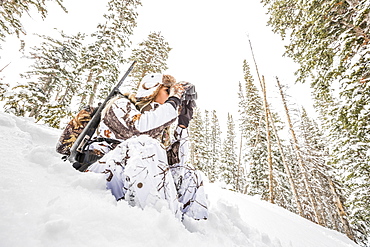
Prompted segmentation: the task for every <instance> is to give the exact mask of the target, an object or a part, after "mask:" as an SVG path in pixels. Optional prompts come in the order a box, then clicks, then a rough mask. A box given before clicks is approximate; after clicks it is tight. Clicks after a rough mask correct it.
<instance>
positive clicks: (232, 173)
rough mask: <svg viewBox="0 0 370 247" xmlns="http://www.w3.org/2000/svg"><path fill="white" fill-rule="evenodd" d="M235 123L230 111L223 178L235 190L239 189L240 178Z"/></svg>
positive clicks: (223, 149)
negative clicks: (238, 181)
mask: <svg viewBox="0 0 370 247" xmlns="http://www.w3.org/2000/svg"><path fill="white" fill-rule="evenodd" d="M235 137H236V136H235V124H234V120H233V117H232V115H231V114H230V113H228V116H227V132H226V138H225V140H224V141H223V146H222V153H221V163H222V165H221V173H220V176H221V180H222V181H224V182H225V183H226V184H228V185H231V188H232V189H233V190H236V189H237V184H236V182H237V179H238V162H237V154H236V142H235Z"/></svg>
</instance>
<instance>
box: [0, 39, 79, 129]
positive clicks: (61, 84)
mask: <svg viewBox="0 0 370 247" xmlns="http://www.w3.org/2000/svg"><path fill="white" fill-rule="evenodd" d="M60 35H61V38H60V39H55V38H51V37H48V36H41V35H40V37H41V38H43V40H44V41H43V42H42V43H41V46H36V47H33V48H32V52H31V55H30V57H29V58H30V59H33V60H34V61H35V62H34V64H33V65H32V66H31V68H32V70H31V71H28V72H26V73H24V74H23V75H22V77H23V78H24V79H25V80H26V82H25V83H23V84H20V85H17V86H15V87H14V88H13V90H12V93H10V94H8V96H7V97H6V100H7V102H6V104H5V107H4V108H5V110H6V112H12V113H14V114H16V115H18V116H29V117H34V118H35V119H36V121H40V120H42V121H43V122H45V123H47V124H48V125H50V126H52V127H59V122H60V119H62V118H64V117H70V116H71V115H72V113H71V109H70V107H69V106H70V104H71V102H72V98H73V96H74V95H75V94H76V92H77V91H78V89H79V87H80V81H79V80H78V76H79V73H80V71H81V65H80V64H79V61H80V57H79V55H80V53H79V49H80V48H81V45H82V44H81V40H82V39H83V38H84V35H82V34H77V35H76V36H68V35H66V34H64V33H63V32H60Z"/></svg>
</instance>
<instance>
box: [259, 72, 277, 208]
mask: <svg viewBox="0 0 370 247" xmlns="http://www.w3.org/2000/svg"><path fill="white" fill-rule="evenodd" d="M261 87H262V92H263V106H264V109H265V121H266V139H267V164H268V168H269V201H270V202H271V203H274V201H275V197H274V174H273V167H272V154H271V153H272V151H271V132H270V124H269V122H270V121H269V112H268V104H267V96H266V84H265V77H264V76H262V82H261Z"/></svg>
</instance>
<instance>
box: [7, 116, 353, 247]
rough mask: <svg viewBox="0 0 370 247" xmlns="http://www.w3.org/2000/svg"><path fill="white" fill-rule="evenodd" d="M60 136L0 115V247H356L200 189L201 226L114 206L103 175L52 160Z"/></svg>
mask: <svg viewBox="0 0 370 247" xmlns="http://www.w3.org/2000/svg"><path fill="white" fill-rule="evenodd" d="M60 134H61V130H57V129H53V128H50V127H47V126H44V125H40V124H35V123H34V122H33V121H32V119H29V118H21V117H15V116H12V115H10V114H6V113H2V112H0V137H1V139H2V140H3V141H4V142H6V143H7V145H0V157H1V162H0V168H1V173H0V198H1V203H0V246H4V247H5V246H6V247H19V246H27V247H66V246H68V247H84V246H88V247H102V246H109V247H116V246H117V247H118V246H125V247H142V246H145V247H163V246H176V247H188V246H193V247H196V246H199V247H201V246H202V247H208V246H211V247H225V246H227V247H228V246H233V247H239V246H240V247H242V246H250V247H359V246H358V245H356V244H355V243H354V242H352V241H351V240H349V239H348V238H347V237H346V236H345V235H344V234H341V233H339V232H336V231H334V230H329V229H327V228H324V227H322V226H320V225H317V224H315V223H313V222H311V221H309V220H306V219H304V218H302V217H300V216H298V215H296V214H293V213H291V212H289V211H287V210H285V209H283V208H281V207H278V206H277V205H274V204H271V203H269V202H267V201H262V200H260V199H259V198H258V197H257V196H255V197H252V196H248V195H244V194H241V193H235V192H233V191H230V190H227V189H222V187H223V186H222V184H218V183H213V184H210V183H208V182H207V181H206V180H205V181H204V186H205V191H206V193H207V195H208V200H209V218H208V219H207V220H200V221H195V220H192V219H191V218H188V217H185V219H184V220H183V221H182V222H181V221H179V220H178V219H176V218H175V216H174V215H173V214H172V212H171V211H170V210H169V209H168V208H166V204H164V203H163V202H162V203H161V202H158V203H157V204H155V206H146V207H145V208H144V209H141V208H139V207H131V206H129V204H128V203H127V202H126V201H124V200H121V201H119V202H117V201H116V200H115V198H114V197H113V196H112V194H111V192H110V191H108V190H106V186H105V177H104V174H96V173H92V172H90V173H89V172H86V173H82V172H79V171H76V170H75V169H74V168H72V166H71V165H70V164H69V163H68V162H63V161H62V160H61V155H59V154H57V153H56V152H55V144H56V142H57V140H58V139H59V136H60Z"/></svg>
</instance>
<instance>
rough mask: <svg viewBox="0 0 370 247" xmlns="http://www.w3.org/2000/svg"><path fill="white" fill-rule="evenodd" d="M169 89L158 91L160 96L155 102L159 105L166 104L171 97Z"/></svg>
mask: <svg viewBox="0 0 370 247" xmlns="http://www.w3.org/2000/svg"><path fill="white" fill-rule="evenodd" d="M168 92H169V88H168V87H161V88H160V89H159V91H158V94H157V95H156V96H155V98H154V102H157V103H159V104H164V102H166V100H167V99H168V95H169V93H168Z"/></svg>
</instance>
